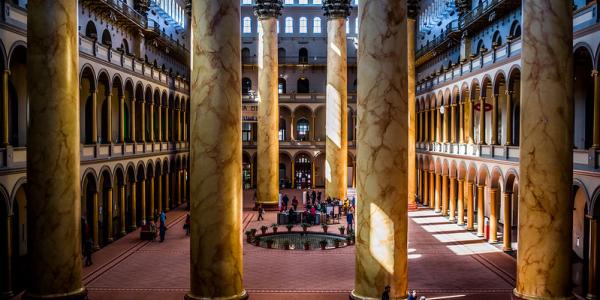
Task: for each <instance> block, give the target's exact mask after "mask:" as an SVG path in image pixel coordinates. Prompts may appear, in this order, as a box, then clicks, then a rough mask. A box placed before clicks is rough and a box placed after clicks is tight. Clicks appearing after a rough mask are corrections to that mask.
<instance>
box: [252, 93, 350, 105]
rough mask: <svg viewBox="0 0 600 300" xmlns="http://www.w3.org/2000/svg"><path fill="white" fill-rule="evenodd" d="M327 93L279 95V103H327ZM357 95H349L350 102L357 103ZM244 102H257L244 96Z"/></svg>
mask: <svg viewBox="0 0 600 300" xmlns="http://www.w3.org/2000/svg"><path fill="white" fill-rule="evenodd" d="M325 99H326V96H325V93H289V94H279V103H325ZM356 99H357V98H356V93H355V92H354V93H353V92H349V93H348V102H349V103H356ZM242 102H244V103H253V102H255V101H254V100H253V99H252V97H251V96H250V95H243V96H242Z"/></svg>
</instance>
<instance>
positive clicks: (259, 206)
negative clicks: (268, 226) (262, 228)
mask: <svg viewBox="0 0 600 300" xmlns="http://www.w3.org/2000/svg"><path fill="white" fill-rule="evenodd" d="M264 213H265V209H264V208H263V207H262V204H259V205H258V221H262V220H264V219H265V218H264V217H263V214H264Z"/></svg>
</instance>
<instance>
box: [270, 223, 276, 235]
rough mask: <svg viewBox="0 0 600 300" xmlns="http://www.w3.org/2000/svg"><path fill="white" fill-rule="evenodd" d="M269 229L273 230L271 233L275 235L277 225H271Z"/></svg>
mask: <svg viewBox="0 0 600 300" xmlns="http://www.w3.org/2000/svg"><path fill="white" fill-rule="evenodd" d="M271 229H273V233H277V223H273V224H271Z"/></svg>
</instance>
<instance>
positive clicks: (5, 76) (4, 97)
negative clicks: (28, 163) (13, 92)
mask: <svg viewBox="0 0 600 300" xmlns="http://www.w3.org/2000/svg"><path fill="white" fill-rule="evenodd" d="M9 76H10V70H8V69H5V70H4V72H2V119H3V120H2V145H4V146H7V145H8V136H9V132H8V128H9V126H8V118H9V115H8V109H9V108H8V102H9V99H8V98H9V94H8V77H9Z"/></svg>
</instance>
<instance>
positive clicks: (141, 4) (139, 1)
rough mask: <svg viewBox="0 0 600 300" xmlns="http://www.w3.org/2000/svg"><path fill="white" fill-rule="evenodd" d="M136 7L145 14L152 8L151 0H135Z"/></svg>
mask: <svg viewBox="0 0 600 300" xmlns="http://www.w3.org/2000/svg"><path fill="white" fill-rule="evenodd" d="M134 8H135V10H137V11H138V12H139V13H141V14H143V15H144V16H145V15H146V14H147V13H148V9H149V8H150V0H135V2H134Z"/></svg>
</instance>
